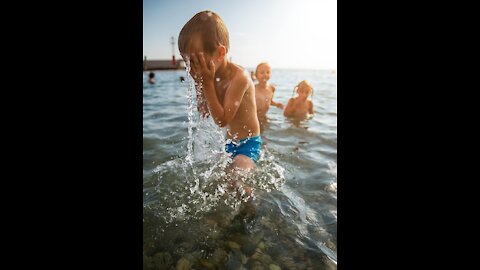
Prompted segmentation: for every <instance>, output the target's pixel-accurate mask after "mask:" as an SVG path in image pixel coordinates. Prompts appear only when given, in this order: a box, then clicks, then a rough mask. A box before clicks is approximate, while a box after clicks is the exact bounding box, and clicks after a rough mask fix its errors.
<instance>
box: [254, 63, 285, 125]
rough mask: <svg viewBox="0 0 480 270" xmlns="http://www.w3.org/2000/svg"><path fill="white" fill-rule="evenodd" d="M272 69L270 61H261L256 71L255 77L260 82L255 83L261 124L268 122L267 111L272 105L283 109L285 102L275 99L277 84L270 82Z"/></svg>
mask: <svg viewBox="0 0 480 270" xmlns="http://www.w3.org/2000/svg"><path fill="white" fill-rule="evenodd" d="M271 74H272V70H271V68H270V66H269V65H268V63H260V64H258V66H257V69H256V71H255V77H256V78H257V80H258V83H257V84H256V85H255V100H256V102H257V115H258V119H259V121H260V125H262V124H265V123H266V118H267V117H266V115H267V111H268V109H269V108H270V105H273V106H275V107H277V108H279V109H283V104H282V103H279V102H275V101H273V95H274V94H275V86H273V85H271V84H269V83H268V80H270V76H271Z"/></svg>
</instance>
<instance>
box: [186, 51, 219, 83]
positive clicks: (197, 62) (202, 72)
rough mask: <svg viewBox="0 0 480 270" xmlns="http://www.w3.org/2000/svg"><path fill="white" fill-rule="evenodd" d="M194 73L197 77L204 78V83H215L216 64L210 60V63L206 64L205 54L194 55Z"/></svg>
mask: <svg viewBox="0 0 480 270" xmlns="http://www.w3.org/2000/svg"><path fill="white" fill-rule="evenodd" d="M191 58H192V61H191V62H192V67H193V69H192V71H194V75H196V76H197V77H200V78H203V80H204V81H213V79H214V77H215V64H214V63H213V60H210V62H209V63H206V61H205V56H204V54H203V52H200V53H198V54H193V53H192V57H191Z"/></svg>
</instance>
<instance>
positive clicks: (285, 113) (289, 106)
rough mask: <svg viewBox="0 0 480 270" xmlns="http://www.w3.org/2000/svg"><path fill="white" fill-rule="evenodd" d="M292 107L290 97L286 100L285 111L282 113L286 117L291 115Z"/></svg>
mask: <svg viewBox="0 0 480 270" xmlns="http://www.w3.org/2000/svg"><path fill="white" fill-rule="evenodd" d="M293 108H294V107H293V98H291V99H289V100H288V104H287V107H286V108H285V111H283V115H284V116H287V117H289V116H292V114H293V111H294V109H293Z"/></svg>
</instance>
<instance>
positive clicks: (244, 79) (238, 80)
mask: <svg viewBox="0 0 480 270" xmlns="http://www.w3.org/2000/svg"><path fill="white" fill-rule="evenodd" d="M233 66H234V67H233V69H234V75H233V77H232V83H234V84H235V85H247V84H248V79H249V78H250V74H249V73H248V71H247V70H246V69H244V68H242V67H240V66H238V65H236V64H234V65H233ZM252 84H253V82H252Z"/></svg>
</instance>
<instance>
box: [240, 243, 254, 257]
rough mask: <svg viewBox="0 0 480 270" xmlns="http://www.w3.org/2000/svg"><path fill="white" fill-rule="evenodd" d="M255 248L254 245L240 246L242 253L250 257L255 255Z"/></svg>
mask: <svg viewBox="0 0 480 270" xmlns="http://www.w3.org/2000/svg"><path fill="white" fill-rule="evenodd" d="M256 248H257V247H256V246H255V244H254V243H246V244H245V245H243V246H242V252H243V253H245V255H247V256H252V255H253V253H255V249H256Z"/></svg>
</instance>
